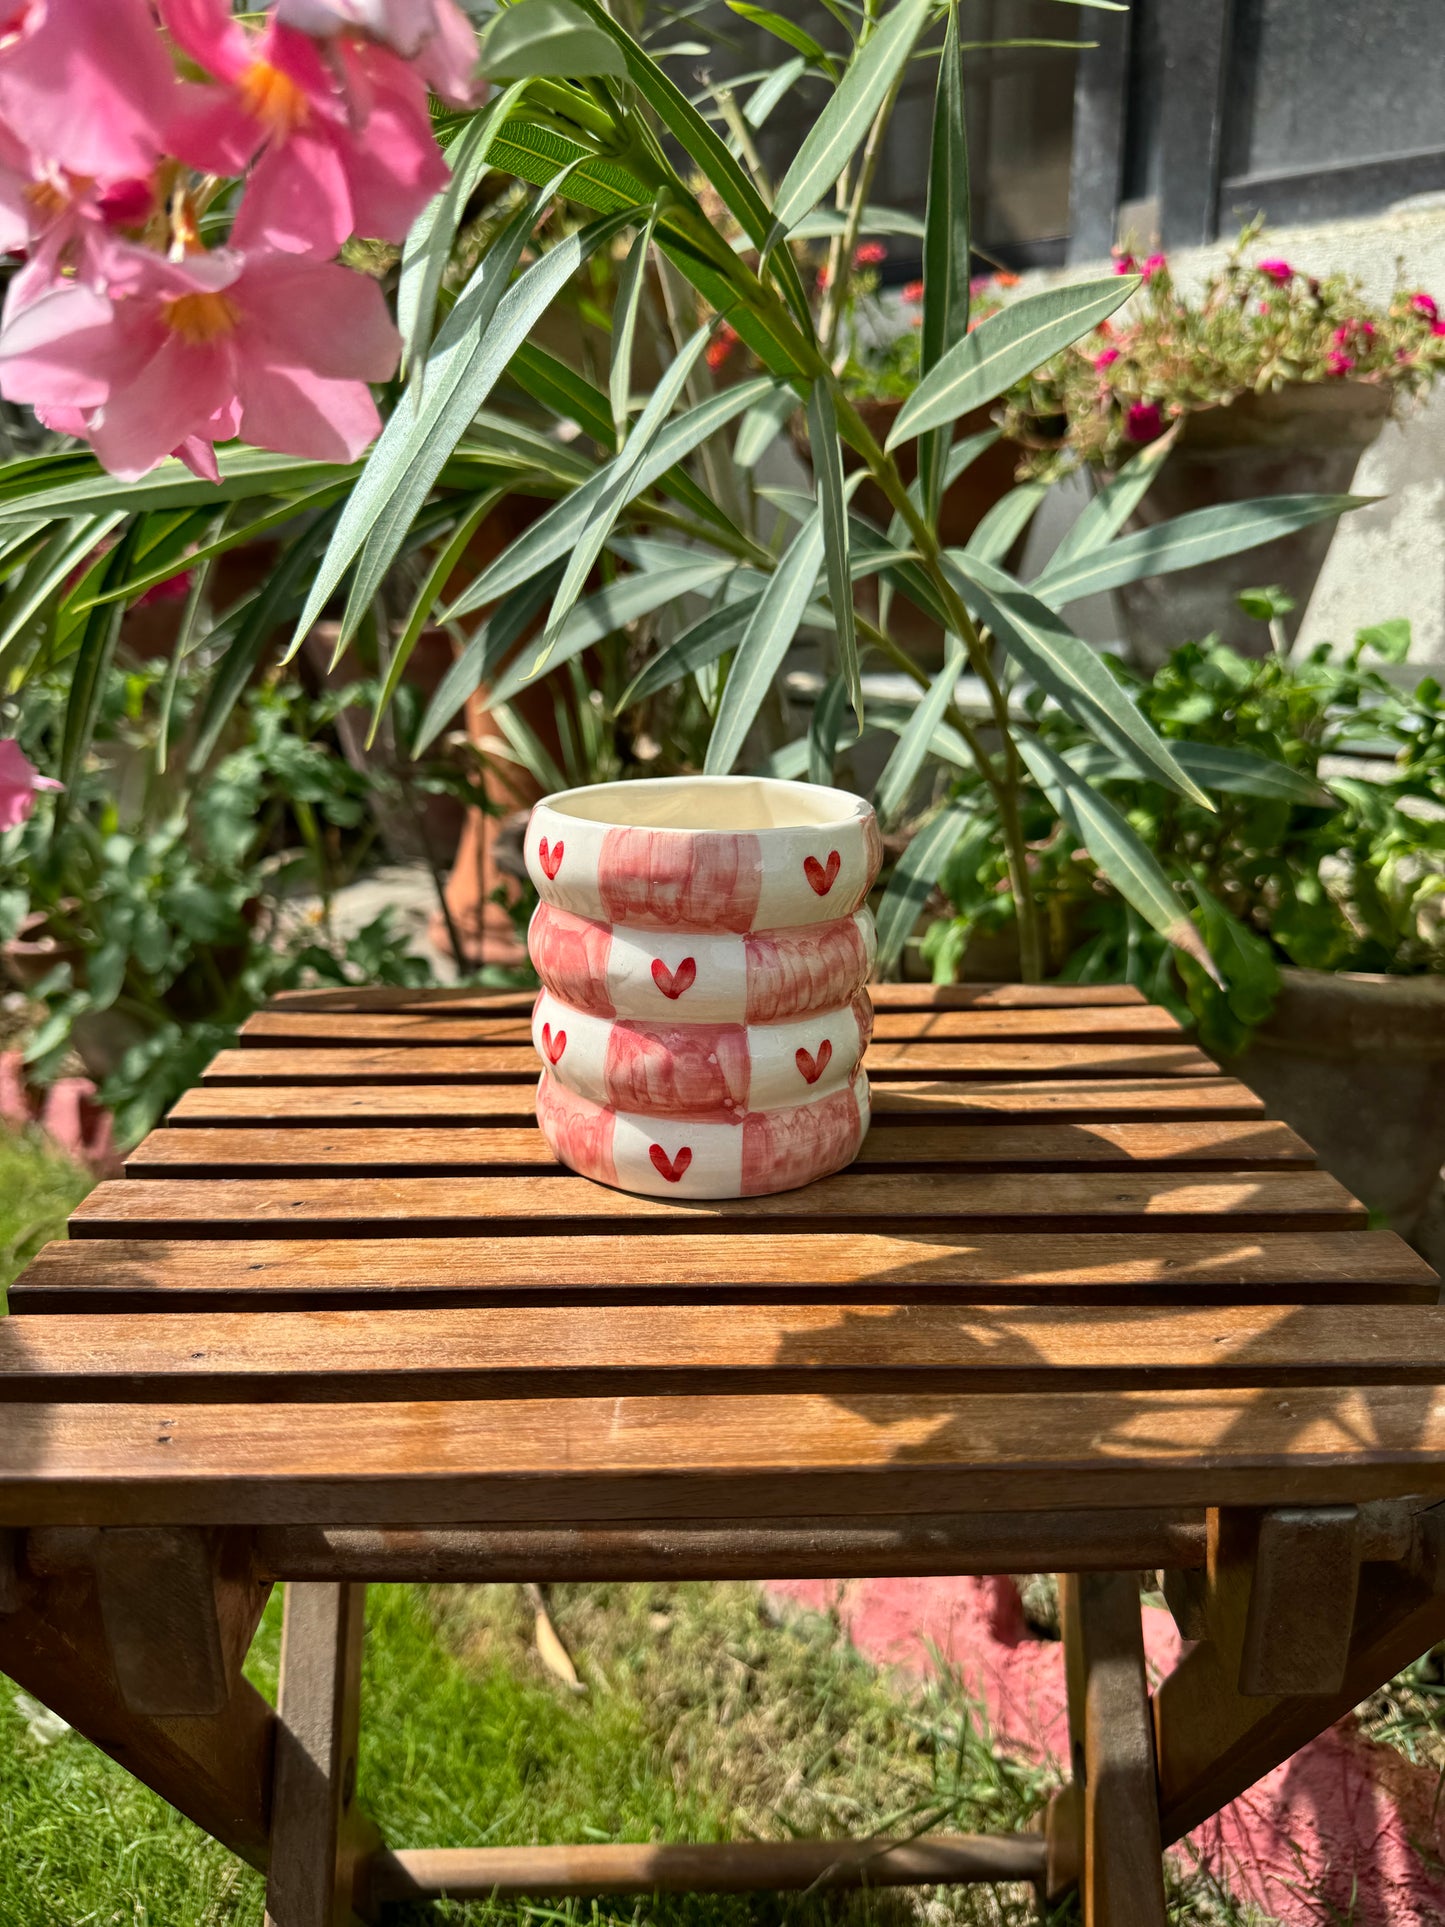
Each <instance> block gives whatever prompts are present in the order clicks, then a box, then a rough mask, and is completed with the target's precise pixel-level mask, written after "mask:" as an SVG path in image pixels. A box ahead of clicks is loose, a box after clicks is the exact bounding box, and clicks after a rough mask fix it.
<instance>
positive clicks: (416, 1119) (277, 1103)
mask: <svg viewBox="0 0 1445 1927" xmlns="http://www.w3.org/2000/svg"><path fill="white" fill-rule="evenodd" d="M536 1089H537V1087H536V1082H535V1080H533V1081H532V1082H530V1083H525V1084H456V1083H452V1084H427V1083H423V1082H416V1083H411V1084H368V1083H365V1082H361V1083H355V1084H322V1085H319V1086H318V1085H314V1084H291V1083H285V1082H281V1083H276V1084H221V1083H216V1084H204V1085H201V1086H200V1087H198V1088H197V1089H195V1090H190V1091H187V1092H186V1093H185V1095H184V1096H183V1097H181V1098H180V1099H179V1100H178V1101H177V1103H176V1105H175V1107H174V1108H173V1109H172V1111H171V1113H170V1120H171V1121H172V1122H174V1123H176V1124H195V1125H205V1126H207V1127H209V1126H212V1125H223V1124H270V1125H288V1124H289V1125H297V1126H307V1127H309V1126H312V1125H326V1124H357V1123H369V1122H385V1123H388V1124H398V1125H400V1124H410V1125H417V1126H421V1125H427V1124H431V1125H436V1126H445V1127H447V1128H458V1127H462V1126H466V1125H472V1124H489V1125H497V1126H530V1125H533V1124H535V1121H536ZM873 1115H874V1117H875V1118H880V1119H886V1120H887V1121H888V1122H890V1123H893V1122H896V1123H906V1124H910V1125H911V1124H921V1123H928V1124H935V1123H936V1124H949V1125H951V1124H954V1123H966V1122H968V1121H969V1120H980V1119H994V1118H997V1119H1008V1118H1020V1119H1027V1118H1034V1117H1038V1118H1048V1119H1050V1120H1052V1121H1055V1122H1061V1121H1073V1122H1079V1123H1093V1122H1095V1121H1096V1120H1099V1119H1105V1118H1121V1119H1122V1118H1138V1119H1141V1120H1150V1121H1159V1120H1167V1119H1171V1118H1173V1119H1178V1120H1180V1121H1189V1120H1192V1119H1195V1118H1223V1119H1232V1118H1262V1117H1263V1115H1264V1105H1263V1104H1262V1103H1261V1102H1260V1100H1259V1098H1257V1097H1256V1096H1255V1094H1254V1093H1253V1091H1251V1090H1249V1089H1248V1088H1247V1087H1246V1086H1245V1085H1243V1084H1240V1083H1237V1082H1236V1081H1235V1080H1234V1079H1233V1078H1227V1077H1217V1076H1215V1077H1201V1078H1186V1077H1180V1078H1126V1077H1121V1078H1117V1079H1108V1080H1101V1079H1094V1080H1090V1079H1080V1080H1079V1081H1077V1082H1051V1081H1049V1080H1046V1079H1041V1080H1040V1081H1039V1082H1037V1083H1029V1084H1010V1083H968V1082H964V1081H960V1082H958V1083H944V1082H941V1081H910V1080H908V1079H899V1080H898V1081H897V1082H887V1083H879V1084H876V1085H875V1086H874V1087H873Z"/></svg>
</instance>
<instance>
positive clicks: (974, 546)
mask: <svg viewBox="0 0 1445 1927" xmlns="http://www.w3.org/2000/svg"><path fill="white" fill-rule="evenodd" d="M1049 487H1050V484H1049V483H1048V482H1020V483H1019V485H1018V487H1017V488H1011V489H1010V490H1009V492H1008V494H1007V495H1001V496H1000V497H999V499H998V500H997V501H996V502H995V503H993V505H992V506H991V507H990V508H989V509H988V510H987V511H986V512H985V513H984V515H983V517H982V519H981V520H980V522H979V525H978V527H977V528H976V529H975V530H974V532H973V534H972V535H971V536H970V537H969V538H968V542H967V544H966V546H965V548H964V554H965V555H970V556H975V557H977V558H978V560H979V561H981V562H999V563H1001V562H1002V561H1003V559H1004V557H1005V556H1006V555H1007V554H1008V552H1009V550H1010V549H1011V548H1012V547H1013V545H1014V543H1015V542H1016V541H1017V540H1018V538H1019V537H1020V536H1021V535H1022V534H1023V532H1024V530H1025V529H1026V528H1027V527H1028V525H1029V523H1030V522H1031V521H1032V520H1033V518H1034V512H1035V510H1036V509H1037V508H1038V507H1039V505H1040V503H1041V502H1042V501H1043V499H1044V497H1045V496H1046V495H1047V494H1048V492H1049Z"/></svg>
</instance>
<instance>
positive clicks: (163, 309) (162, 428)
mask: <svg viewBox="0 0 1445 1927" xmlns="http://www.w3.org/2000/svg"><path fill="white" fill-rule="evenodd" d="M248 198H249V197H248ZM232 238H233V240H234V241H236V242H238V243H239V245H238V246H236V247H233V248H230V249H227V250H226V251H224V252H218V253H215V254H205V253H196V254H191V255H188V256H187V257H185V258H184V259H182V260H179V261H172V260H169V259H167V258H166V257H164V256H162V255H159V254H153V253H150V252H149V251H147V250H146V249H144V248H139V247H133V246H131V245H130V244H129V243H126V242H121V241H109V242H107V243H106V244H105V252H104V256H103V263H104V280H103V287H102V286H95V285H89V284H87V283H84V282H80V281H66V282H63V283H61V284H60V285H59V286H57V287H55V288H53V289H52V290H51V291H50V292H49V293H48V294H44V295H42V296H41V297H40V298H39V299H38V300H36V301H34V302H32V303H31V304H30V305H29V306H28V307H26V308H23V309H22V310H21V311H20V313H19V314H17V315H14V316H13V317H11V318H10V319H9V320H8V321H7V324H6V326H5V328H4V331H3V333H0V394H4V395H5V396H6V397H7V398H8V399H9V400H11V401H23V402H29V403H30V404H31V405H32V406H33V407H34V408H35V409H36V410H37V412H38V413H40V414H41V417H42V419H43V420H45V421H47V422H48V423H49V424H50V425H51V426H53V427H63V428H67V429H69V430H70V431H71V432H77V430H76V423H77V420H78V421H79V423H80V424H81V426H80V430H79V432H83V433H84V435H85V436H86V438H87V440H89V442H90V444H91V446H92V447H93V448H94V450H95V452H96V454H97V456H98V457H99V458H100V460H101V462H102V463H103V464H104V465H105V467H106V468H107V469H109V470H110V472H111V473H112V474H113V475H119V476H121V477H122V478H123V479H125V480H132V479H134V478H135V477H136V476H139V475H144V474H145V473H147V471H148V470H150V469H152V468H154V467H155V465H156V463H157V462H159V461H161V460H162V459H163V458H164V457H165V456H166V455H169V454H170V453H172V451H175V452H176V453H178V454H180V455H181V458H182V460H185V461H187V462H188V463H189V464H190V466H192V467H193V468H195V470H196V472H197V473H198V474H204V475H207V476H209V477H211V478H214V475H215V457H214V453H213V445H214V444H215V443H216V442H219V441H227V440H229V439H231V437H233V436H235V435H238V434H239V435H244V436H245V438H246V440H247V441H249V442H252V443H254V444H256V445H257V446H258V447H261V448H274V449H280V450H284V451H285V452H286V453H287V454H291V455H303V456H309V457H311V458H313V459H315V460H319V461H330V462H350V461H354V460H355V459H356V457H357V456H358V455H359V454H360V453H361V451H362V450H363V449H364V448H365V447H366V445H367V443H368V442H369V441H370V440H371V439H372V437H373V436H374V435H375V434H376V432H377V430H378V428H379V426H380V422H379V418H378V416H377V412H376V405H375V403H374V402H373V400H372V398H371V393H370V390H369V389H368V387H367V383H368V382H372V381H384V380H385V379H386V378H387V377H388V376H389V375H390V374H391V373H392V371H393V370H394V368H395V367H396V362H397V357H398V354H399V352H400V340H399V337H398V335H397V332H396V329H395V328H394V327H393V326H392V323H391V319H390V317H389V316H388V314H387V311H386V303H385V301H384V299H383V297H382V293H381V290H380V288H379V287H378V286H377V284H376V283H375V282H374V281H373V280H371V279H370V277H368V276H366V275H361V274H354V273H352V272H351V271H350V270H349V269H347V268H342V267H337V266H335V265H333V264H331V263H328V262H322V261H314V260H308V259H302V258H298V257H297V256H295V255H291V254H284V253H280V252H278V251H276V250H274V249H271V248H267V247H264V246H260V245H254V244H253V240H254V237H253V236H252V235H251V234H250V233H249V232H248V224H247V209H246V207H245V206H244V205H243V207H242V209H241V213H240V215H239V217H238V219H237V222H236V230H235V233H234V235H233V237H232Z"/></svg>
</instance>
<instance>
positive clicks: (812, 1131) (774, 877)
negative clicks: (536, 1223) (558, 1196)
mask: <svg viewBox="0 0 1445 1927" xmlns="http://www.w3.org/2000/svg"><path fill="white" fill-rule="evenodd" d="M525 849H526V861H527V871H528V874H529V875H530V877H531V879H532V881H533V882H534V883H535V884H536V886H537V891H538V894H539V896H540V897H541V899H542V901H541V903H540V904H539V905H538V906H537V910H536V913H535V915H534V916H533V918H532V924H531V928H530V930H529V931H528V933H527V948H528V951H529V952H530V954H531V958H532V963H533V965H534V966H535V968H536V971H537V975H538V976H539V977H540V978H541V980H542V985H543V989H542V994H541V995H540V996H539V997H538V999H537V1004H536V1008H535V1010H534V1011H533V1015H532V1040H533V1042H534V1043H535V1045H536V1047H537V1052H538V1054H539V1056H540V1057H541V1059H542V1079H541V1083H540V1084H539V1085H538V1088H537V1121H538V1123H539V1124H540V1125H541V1127H542V1133H543V1135H544V1136H545V1138H546V1139H547V1142H548V1144H550V1145H551V1147H552V1150H553V1152H554V1153H555V1154H556V1156H557V1157H558V1158H559V1159H560V1160H561V1162H562V1163H563V1164H566V1165H570V1166H571V1168H572V1169H573V1170H574V1171H580V1172H581V1173H582V1174H583V1175H584V1176H585V1177H589V1178H596V1179H597V1180H598V1181H599V1182H600V1183H602V1184H612V1185H617V1186H618V1187H620V1189H622V1190H624V1191H642V1192H646V1193H649V1194H651V1195H652V1196H655V1197H664V1198H746V1197H757V1196H759V1195H761V1194H763V1193H765V1192H770V1191H791V1190H792V1189H794V1188H795V1187H796V1186H797V1185H800V1184H807V1183H809V1182H810V1181H811V1180H812V1179H813V1178H818V1177H823V1176H824V1175H825V1174H826V1173H828V1172H830V1171H839V1170H841V1169H842V1168H843V1166H844V1165H846V1164H850V1163H851V1162H852V1160H853V1159H854V1158H855V1157H856V1156H857V1155H858V1147H859V1146H860V1144H861V1143H862V1142H863V1136H864V1133H865V1132H866V1131H867V1129H868V1080H867V1078H866V1077H865V1076H864V1074H863V1052H864V1050H865V1048H866V1046H867V1043H868V1037H869V1033H870V1030H871V1028H872V1021H873V1013H872V1006H871V1005H870V1003H869V1001H868V996H867V992H866V990H865V989H864V986H865V984H866V983H867V981H868V974H869V971H870V970H871V968H872V965H873V957H874V950H875V938H874V931H873V918H872V916H871V914H870V913H869V911H868V910H867V909H866V908H865V907H864V905H865V902H866V899H867V896H868V891H869V888H870V887H871V885H872V883H873V880H874V878H875V877H876V876H877V874H878V866H879V863H880V861H881V859H882V854H883V844H882V839H881V837H880V836H879V833H878V823H877V819H876V818H875V816H874V814H873V811H872V809H871V808H870V807H869V806H868V804H867V803H865V802H864V801H863V799H862V798H861V797H858V796H850V795H849V794H848V793H847V792H846V791H845V790H834V789H823V788H821V787H818V786H817V785H814V784H812V783H785V782H778V781H774V780H771V779H768V778H763V777H752V776H676V777H669V778H665V779H658V780H651V779H649V780H644V781H640V782H629V783H604V784H597V785H595V786H593V787H591V788H587V789H575V790H565V791H563V792H562V793H561V794H560V795H558V796H549V797H545V798H544V799H543V800H542V801H541V802H540V803H538V805H537V806H536V808H535V809H534V810H533V811H532V816H531V820H530V822H529V823H528V825H527V837H526V845H525Z"/></svg>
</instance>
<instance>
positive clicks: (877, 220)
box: [788, 202, 924, 241]
mask: <svg viewBox="0 0 1445 1927" xmlns="http://www.w3.org/2000/svg"><path fill="white" fill-rule="evenodd" d="M847 225H848V216H847V215H846V214H845V213H843V212H842V210H841V209H839V208H836V207H815V208H814V209H813V212H812V213H811V214H805V215H804V216H803V218H802V220H801V221H796V222H794V224H793V226H792V227H791V228H789V230H788V233H789V237H790V238H791V239H792V240H794V241H820V240H825V239H826V240H831V238H832V237H833V235H835V234H841V233H842V232H843V230H844V228H846V227H847ZM858 232H859V233H860V234H906V235H907V236H908V238H909V240H911V241H921V240H922V239H923V233H924V228H923V223H922V221H920V220H919V218H918V216H917V215H916V214H906V213H905V212H904V211H903V209H902V208H900V207H875V206H874V205H873V204H872V203H871V202H870V203H869V205H868V206H867V207H865V208H864V210H863V215H862V219H861V220H860V222H859V224H858Z"/></svg>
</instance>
